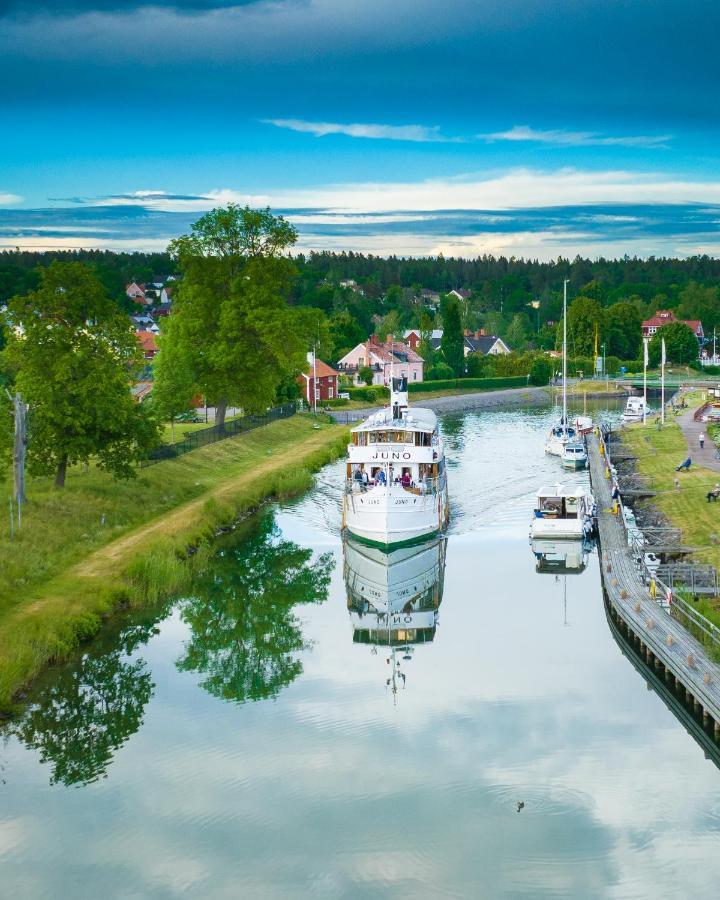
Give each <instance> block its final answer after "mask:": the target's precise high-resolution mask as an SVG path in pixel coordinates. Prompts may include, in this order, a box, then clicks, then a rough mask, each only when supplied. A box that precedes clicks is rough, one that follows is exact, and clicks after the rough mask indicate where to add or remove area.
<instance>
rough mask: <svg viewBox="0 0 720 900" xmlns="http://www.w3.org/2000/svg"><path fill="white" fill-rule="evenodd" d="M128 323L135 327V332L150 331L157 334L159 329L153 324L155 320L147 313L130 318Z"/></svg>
mask: <svg viewBox="0 0 720 900" xmlns="http://www.w3.org/2000/svg"><path fill="white" fill-rule="evenodd" d="M130 321H131V322H132V323H133V325H134V326H135V331H152V332H154V333H155V334H158V333H159V331H160V329H159V328H158V327H157V325H156V324H155V319H154V318H153V317H152V316H151V315H150V314H149V313H138V315H136V316H130Z"/></svg>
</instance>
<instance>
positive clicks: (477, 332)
mask: <svg viewBox="0 0 720 900" xmlns="http://www.w3.org/2000/svg"><path fill="white" fill-rule="evenodd" d="M475 337H476V338H481V337H485V329H484V328H481V329H480V331H476V332H475Z"/></svg>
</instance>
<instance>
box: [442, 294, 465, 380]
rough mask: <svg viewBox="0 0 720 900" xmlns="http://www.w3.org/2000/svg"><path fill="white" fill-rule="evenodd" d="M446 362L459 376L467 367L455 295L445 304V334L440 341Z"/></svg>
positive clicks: (449, 297) (448, 298)
mask: <svg viewBox="0 0 720 900" xmlns="http://www.w3.org/2000/svg"><path fill="white" fill-rule="evenodd" d="M440 349H441V350H442V354H443V358H444V360H445V363H446V364H447V365H448V366H450V368H451V369H452V370H453V372H454V373H455V376H456V377H457V378H459V377H460V376H461V375H462V374H463V371H464V369H465V350H464V345H463V330H462V320H461V317H460V306H459V304H458V301H457V300H456V299H455V297H454V296H448V297H447V298H446V299H445V302H444V304H443V336H442V340H441V342H440Z"/></svg>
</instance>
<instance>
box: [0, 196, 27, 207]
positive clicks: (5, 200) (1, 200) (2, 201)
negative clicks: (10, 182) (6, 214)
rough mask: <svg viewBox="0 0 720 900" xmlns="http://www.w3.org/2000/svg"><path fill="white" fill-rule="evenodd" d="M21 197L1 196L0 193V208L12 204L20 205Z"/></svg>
mask: <svg viewBox="0 0 720 900" xmlns="http://www.w3.org/2000/svg"><path fill="white" fill-rule="evenodd" d="M21 200H22V197H20V196H18V194H3V193H0V206H11V205H12V204H13V203H20V201H21Z"/></svg>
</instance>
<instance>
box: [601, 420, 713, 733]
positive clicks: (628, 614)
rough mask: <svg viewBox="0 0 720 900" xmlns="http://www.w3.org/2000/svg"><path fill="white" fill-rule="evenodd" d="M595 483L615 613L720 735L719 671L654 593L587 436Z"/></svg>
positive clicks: (607, 585) (604, 467)
mask: <svg viewBox="0 0 720 900" xmlns="http://www.w3.org/2000/svg"><path fill="white" fill-rule="evenodd" d="M587 444H588V461H589V468H590V481H591V483H592V489H593V494H594V495H595V500H596V501H597V506H598V532H599V543H600V550H601V557H600V561H601V571H602V579H603V584H604V586H605V592H606V595H607V599H608V603H609V606H610V611H611V614H613V615H614V616H615V618H616V621H617V622H618V623H619V624H621V625H622V626H623V627H624V628H625V629H627V631H628V632H629V636H630V637H631V638H632V639H633V640H635V641H637V642H639V645H640V650H641V655H643V657H644V658H645V659H646V660H648V661H649V662H651V663H653V664H659V665H660V666H661V667H662V669H663V670H664V671H665V673H666V676H665V677H668V676H670V677H672V678H674V679H675V680H676V681H677V682H678V683H679V685H681V686H682V687H684V689H685V690H686V691H687V692H688V693H689V694H690V695H691V696H692V698H693V699H694V700H695V701H696V702H698V703H700V704H701V706H702V710H703V712H704V713H707V714H708V715H709V716H710V717H712V720H713V722H714V729H715V736H716V738H717V737H718V736H720V666H718V665H717V664H716V663H715V662H713V660H712V659H711V658H710V656H709V655H708V653H707V651H706V649H705V648H704V647H703V646H702V644H701V643H700V642H699V641H697V640H696V639H695V638H694V637H693V636H692V635H691V634H689V633H688V632H687V631H686V630H685V629H684V628H683V627H682V625H681V624H680V623H679V622H677V621H676V620H675V619H674V618H673V617H672V616H671V615H670V613H669V612H668V611H667V610H665V609H663V607H662V606H660V605H659V603H658V602H657V601H656V600H654V599H653V598H652V597H651V596H650V593H649V589H648V587H647V585H646V584H645V583H644V581H643V579H642V577H641V574H640V572H639V571H638V567H637V564H636V562H635V558H634V554H633V551H632V549H631V548H630V547H629V546H628V542H627V535H626V533H625V526H624V523H623V521H622V518H621V516H620V515H616V514H614V513H613V511H612V499H611V493H612V486H611V480H610V478H609V470H608V468H607V465H606V460H605V458H604V456H603V455H602V453H601V446H602V442H601V438H600V437H598V436H597V435H596V434H591V435H588V438H587Z"/></svg>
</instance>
